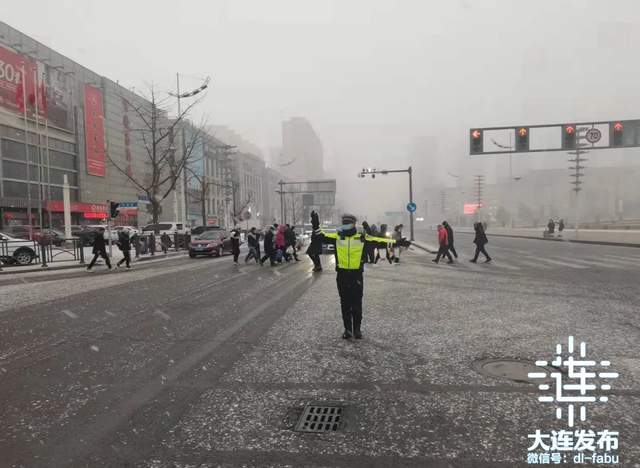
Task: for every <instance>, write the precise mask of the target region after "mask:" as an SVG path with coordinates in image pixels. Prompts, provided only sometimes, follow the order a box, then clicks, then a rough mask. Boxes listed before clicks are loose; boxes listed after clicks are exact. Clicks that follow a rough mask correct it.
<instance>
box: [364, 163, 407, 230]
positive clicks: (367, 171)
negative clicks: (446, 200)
mask: <svg viewBox="0 0 640 468" xmlns="http://www.w3.org/2000/svg"><path fill="white" fill-rule="evenodd" d="M397 172H406V173H407V174H409V203H413V169H412V168H411V166H409V168H408V169H393V170H387V169H383V170H377V169H370V168H363V169H362V171H361V172H360V173H358V177H360V178H364V177H366V176H367V175H371V178H372V179H375V177H376V174H382V175H387V174H392V173H397ZM409 230H410V236H411V238H410V240H411V241H413V240H414V235H413V211H409Z"/></svg>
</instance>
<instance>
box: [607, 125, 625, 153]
mask: <svg viewBox="0 0 640 468" xmlns="http://www.w3.org/2000/svg"><path fill="white" fill-rule="evenodd" d="M610 125H611V127H610V129H611V130H610V131H611V133H612V134H611V135H609V141H610V146H612V147H614V148H616V147H621V146H624V138H623V136H624V125H623V124H622V122H611V124H610Z"/></svg>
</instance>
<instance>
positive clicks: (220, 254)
mask: <svg viewBox="0 0 640 468" xmlns="http://www.w3.org/2000/svg"><path fill="white" fill-rule="evenodd" d="M218 257H222V247H218Z"/></svg>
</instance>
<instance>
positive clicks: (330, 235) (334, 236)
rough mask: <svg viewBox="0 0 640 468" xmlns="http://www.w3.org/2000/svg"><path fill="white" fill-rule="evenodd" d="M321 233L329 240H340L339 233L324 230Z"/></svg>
mask: <svg viewBox="0 0 640 468" xmlns="http://www.w3.org/2000/svg"><path fill="white" fill-rule="evenodd" d="M320 233H321V234H322V235H323V236H324V237H326V238H327V239H337V238H338V233H337V232H324V231H323V230H320Z"/></svg>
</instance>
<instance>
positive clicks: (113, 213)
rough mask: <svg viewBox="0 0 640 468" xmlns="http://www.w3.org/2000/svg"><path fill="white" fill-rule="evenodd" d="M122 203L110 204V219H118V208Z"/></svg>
mask: <svg viewBox="0 0 640 468" xmlns="http://www.w3.org/2000/svg"><path fill="white" fill-rule="evenodd" d="M119 206H120V203H116V202H109V218H111V219H114V218H117V217H118V207H119Z"/></svg>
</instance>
